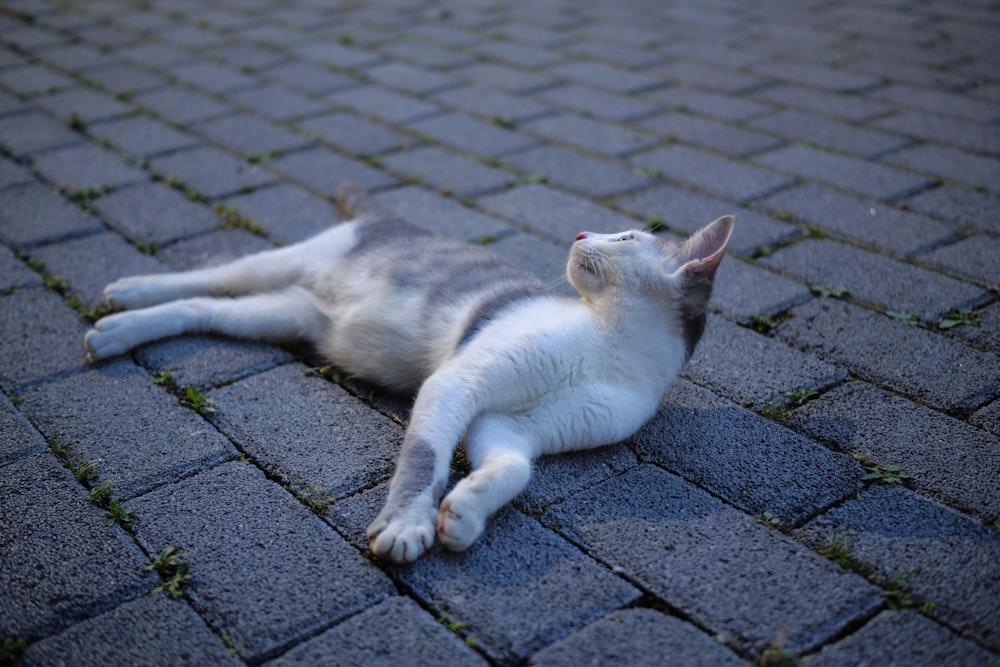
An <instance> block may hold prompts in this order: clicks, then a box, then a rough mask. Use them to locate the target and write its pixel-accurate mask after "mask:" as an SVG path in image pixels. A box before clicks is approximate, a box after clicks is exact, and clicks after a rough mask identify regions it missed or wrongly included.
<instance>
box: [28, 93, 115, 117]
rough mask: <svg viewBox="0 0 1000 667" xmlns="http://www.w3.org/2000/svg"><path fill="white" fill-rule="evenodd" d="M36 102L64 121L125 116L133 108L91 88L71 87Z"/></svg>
mask: <svg viewBox="0 0 1000 667" xmlns="http://www.w3.org/2000/svg"><path fill="white" fill-rule="evenodd" d="M35 104H37V105H38V106H40V107H42V108H43V109H46V110H48V112H49V113H51V114H52V115H54V116H56V117H57V118H59V119H60V120H62V121H64V122H69V121H72V120H75V119H79V120H81V121H84V122H86V123H91V122H93V121H98V120H105V119H108V118H115V117H117V116H123V115H125V114H126V113H129V112H130V111H131V110H132V108H131V106H130V105H127V104H123V103H121V102H119V101H118V100H116V99H115V98H113V97H110V96H108V95H105V94H103V93H99V92H97V91H95V90H91V89H89V88H70V89H67V90H63V91H61V92H58V93H54V94H52V95H46V96H45V97H39V98H38V99H36V100H35Z"/></svg>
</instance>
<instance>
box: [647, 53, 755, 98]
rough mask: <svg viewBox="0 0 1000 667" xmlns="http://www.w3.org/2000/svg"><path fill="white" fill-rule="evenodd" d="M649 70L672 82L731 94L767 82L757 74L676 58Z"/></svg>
mask: <svg viewBox="0 0 1000 667" xmlns="http://www.w3.org/2000/svg"><path fill="white" fill-rule="evenodd" d="M649 71H650V72H651V73H656V74H657V75H659V76H661V77H663V78H664V79H666V80H667V81H668V82H670V83H673V84H680V85H684V86H697V87H699V88H711V89H714V90H718V91H721V92H726V93H733V94H740V93H743V92H745V91H748V90H752V89H756V88H758V87H760V86H761V85H763V84H766V83H767V82H766V81H765V80H764V79H761V78H760V77H758V76H754V75H752V74H748V73H746V72H739V71H736V70H735V69H730V68H728V67H727V68H723V67H717V66H713V65H706V64H705V63H698V62H691V61H683V60H676V61H673V62H670V63H667V64H666V65H663V66H660V67H652V68H650V69H649Z"/></svg>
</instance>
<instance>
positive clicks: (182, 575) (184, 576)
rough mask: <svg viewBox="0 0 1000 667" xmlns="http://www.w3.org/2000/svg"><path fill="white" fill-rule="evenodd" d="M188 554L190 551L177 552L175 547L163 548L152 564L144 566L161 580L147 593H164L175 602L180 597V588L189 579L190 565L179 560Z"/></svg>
mask: <svg viewBox="0 0 1000 667" xmlns="http://www.w3.org/2000/svg"><path fill="white" fill-rule="evenodd" d="M190 554H191V552H190V551H181V552H178V551H177V548H176V547H172V546H167V547H164V549H163V551H161V552H160V553H159V555H158V556H157V557H156V558H155V559H153V562H151V563H150V564H149V565H147V566H146V569H147V570H152V571H154V572H156V573H157V574H158V575H160V576H161V577H162V578H163V583H162V584H160V585H158V586H155V587H154V588H153V590H151V591H150V592H149V593H150V595H156V594H157V593H159V592H161V591H165V592H166V593H167V595H169V596H170V597H172V598H173V599H175V600H177V599H178V598H180V597H181V595H182V593H183V592H182V591H181V588H182V587H183V586H184V584H186V583H187V582H188V580H190V579H191V575H190V574H189V573H188V571H189V570H190V565H189V564H188V563H185V562H183V561H182V560H181V559H182V558H184V557H185V556H188V555H190Z"/></svg>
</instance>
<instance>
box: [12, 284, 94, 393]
mask: <svg viewBox="0 0 1000 667" xmlns="http://www.w3.org/2000/svg"><path fill="white" fill-rule="evenodd" d="M0 315H2V316H0V389H3V391H4V392H5V393H6V394H7V395H9V396H10V395H15V394H17V392H18V388H23V387H24V386H26V385H29V384H32V383H36V382H39V381H41V380H45V379H46V378H51V377H54V376H58V375H60V374H64V373H66V372H68V371H75V370H80V369H81V368H83V366H84V361H83V334H84V333H86V331H87V328H88V327H87V326H86V325H85V324H84V322H83V320H82V319H80V318H79V317H78V316H77V315H76V313H74V312H73V311H72V310H70V309H69V308H67V307H66V306H65V305H63V302H62V299H60V298H59V297H58V296H56V295H55V293H53V292H50V291H49V290H46V289H23V290H17V291H16V292H14V293H13V294H9V295H7V296H0Z"/></svg>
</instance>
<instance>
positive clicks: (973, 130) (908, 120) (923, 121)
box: [872, 111, 1000, 153]
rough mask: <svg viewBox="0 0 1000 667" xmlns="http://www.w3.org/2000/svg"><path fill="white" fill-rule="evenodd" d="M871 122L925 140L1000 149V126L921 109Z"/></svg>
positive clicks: (979, 149)
mask: <svg viewBox="0 0 1000 667" xmlns="http://www.w3.org/2000/svg"><path fill="white" fill-rule="evenodd" d="M872 125H873V126H874V127H878V128H881V129H884V130H888V131H890V132H896V133H898V134H905V135H909V136H911V137H916V138H918V139H923V140H925V141H932V142H935V143H944V144H954V145H955V146H958V147H960V148H964V149H967V150H971V151H976V152H985V153H1000V130H998V128H997V127H996V126H994V125H980V124H977V123H969V122H967V121H962V120H958V119H956V118H949V117H947V116H939V115H937V114H930V113H923V112H920V111H903V112H901V113H897V114H895V115H893V116H889V117H888V118H882V119H880V120H879V121H877V122H875V123H873V124H872Z"/></svg>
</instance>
